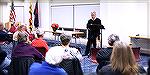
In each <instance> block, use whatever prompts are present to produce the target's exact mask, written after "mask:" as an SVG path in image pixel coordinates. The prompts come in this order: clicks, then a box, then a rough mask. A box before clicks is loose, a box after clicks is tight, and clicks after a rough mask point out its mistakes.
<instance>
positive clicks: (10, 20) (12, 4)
mask: <svg viewBox="0 0 150 75" xmlns="http://www.w3.org/2000/svg"><path fill="white" fill-rule="evenodd" d="M15 21H16V14H15V9H14V2H13V1H12V3H11V10H10V16H9V22H12V23H15Z"/></svg>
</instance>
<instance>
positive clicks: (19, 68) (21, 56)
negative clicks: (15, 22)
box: [9, 32, 43, 75]
mask: <svg viewBox="0 0 150 75" xmlns="http://www.w3.org/2000/svg"><path fill="white" fill-rule="evenodd" d="M27 39H28V35H27V34H26V33H25V32H19V33H18V36H17V40H18V44H17V46H16V47H15V48H14V49H13V51H12V61H11V63H10V70H9V75H28V72H29V67H30V65H31V64H32V63H33V62H34V61H39V62H40V61H41V60H42V59H43V56H42V54H41V53H40V52H39V51H37V50H36V49H35V48H34V47H32V46H31V45H30V44H28V43H27Z"/></svg>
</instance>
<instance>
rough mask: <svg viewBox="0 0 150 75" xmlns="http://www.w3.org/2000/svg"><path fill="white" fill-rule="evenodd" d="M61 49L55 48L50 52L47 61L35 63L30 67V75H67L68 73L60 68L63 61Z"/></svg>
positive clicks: (47, 54) (46, 57)
mask: <svg viewBox="0 0 150 75" xmlns="http://www.w3.org/2000/svg"><path fill="white" fill-rule="evenodd" d="M61 52H62V51H61V49H59V48H58V49H57V48H56V47H55V49H54V48H51V49H50V50H48V52H47V53H46V56H45V61H43V62H42V64H40V63H33V64H32V65H31V67H30V71H29V75H67V73H66V71H65V70H64V69H63V68H61V67H60V66H59V63H60V62H61V61H62V60H63V54H62V53H61Z"/></svg>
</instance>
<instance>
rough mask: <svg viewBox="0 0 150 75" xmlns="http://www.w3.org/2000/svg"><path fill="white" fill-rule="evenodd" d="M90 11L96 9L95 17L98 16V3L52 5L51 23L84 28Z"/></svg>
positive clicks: (89, 16)
mask: <svg viewBox="0 0 150 75" xmlns="http://www.w3.org/2000/svg"><path fill="white" fill-rule="evenodd" d="M92 11H96V13H97V17H98V18H99V17H100V5H99V4H90V5H88V4H86V5H84V4H83V5H66V6H61V5H59V6H52V7H51V19H52V20H51V21H52V22H51V23H58V24H59V25H60V27H64V28H76V29H86V24H87V22H88V20H89V19H90V18H91V12H92Z"/></svg>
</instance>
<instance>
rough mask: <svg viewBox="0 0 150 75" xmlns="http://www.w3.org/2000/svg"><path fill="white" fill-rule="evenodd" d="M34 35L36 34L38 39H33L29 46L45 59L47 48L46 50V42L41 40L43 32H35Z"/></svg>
mask: <svg viewBox="0 0 150 75" xmlns="http://www.w3.org/2000/svg"><path fill="white" fill-rule="evenodd" d="M36 33H37V37H38V38H36V39H34V40H33V41H32V43H31V45H32V46H34V47H35V48H36V49H37V50H38V51H39V52H41V53H42V54H43V56H44V57H45V54H46V52H47V51H48V49H49V48H48V45H47V42H46V41H45V40H43V36H44V31H42V30H37V32H36ZM42 47H44V48H45V49H42ZM41 50H42V51H41Z"/></svg>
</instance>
